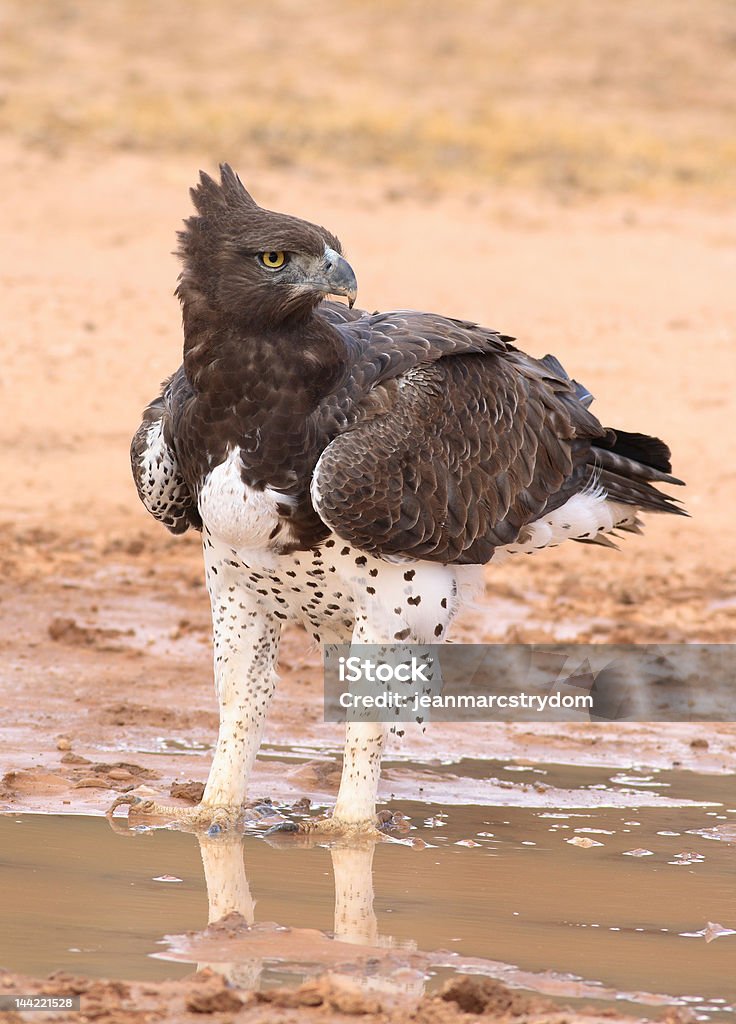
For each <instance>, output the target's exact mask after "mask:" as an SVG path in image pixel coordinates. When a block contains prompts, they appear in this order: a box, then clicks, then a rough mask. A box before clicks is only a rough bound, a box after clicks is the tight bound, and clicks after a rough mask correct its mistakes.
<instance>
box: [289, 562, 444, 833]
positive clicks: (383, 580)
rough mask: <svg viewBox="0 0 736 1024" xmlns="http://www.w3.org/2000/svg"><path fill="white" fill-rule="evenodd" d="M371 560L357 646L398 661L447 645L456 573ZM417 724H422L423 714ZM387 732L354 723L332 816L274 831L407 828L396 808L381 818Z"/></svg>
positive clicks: (360, 592)
mask: <svg viewBox="0 0 736 1024" xmlns="http://www.w3.org/2000/svg"><path fill="white" fill-rule="evenodd" d="M364 561H365V559H364ZM368 565H369V566H370V567H371V568H373V569H376V570H377V572H376V573H375V574H374V575H371V576H370V577H366V578H365V579H358V580H356V584H357V585H356V587H355V593H356V611H355V628H354V630H353V636H352V644H353V645H370V646H371V647H373V648H374V649H376V655H377V657H378V658H389V659H393V658H395V657H396V652H397V651H398V652H401V651H402V650H403V649H404V648H405V645H407V644H410V645H412V652H413V653H417V654H419V653H420V651H421V649H422V648H424V647H426V646H427V645H430V644H439V643H442V642H443V641H444V639H445V637H446V635H447V630H448V629H449V626H450V623H451V621H452V618H453V616H454V614H455V611H456V609H457V604H458V601H457V591H458V580H457V577H456V574H455V571H454V570H453V569H452V568H449V567H445V566H436V565H432V564H430V563H426V562H424V563H420V562H415V563H411V565H410V566H409V567H407V565H405V564H402V565H393V564H389V563H385V562H379V561H377V560H376V561H374V562H371V563H368ZM369 580H370V582H369ZM374 583H375V585H373V584H374ZM399 658H400V659H402V658H403V655H401V654H399ZM425 717H426V716H425ZM417 721H418V722H419V724H422V722H423V721H424V717H423V718H418V719H417ZM385 732H386V726H385V725H384V723H383V722H370V721H349V722H348V723H347V725H346V735H345V754H344V758H343V767H342V776H341V779H340V788H339V790H338V794H337V800H336V802H335V809H334V811H333V812H332V815H331V817H329V818H313V819H308V820H306V821H301V822H299V823H298V824H293V825H292V824H291V823H284V824H283V825H277V826H275V828H274V829H273V830H272V831H280V832H293V833H301V834H316V835H324V836H325V837H330V836H341V837H346V838H359V837H362V838H383V837H385V836H386V834H387V833H389V832H395V831H399V832H401V831H404V830H405V826H403V822H402V821H401V820H398V819H396V820H395V819H394V816H393V815H392V814H391V813H390V812H385V811H383V812H381V814H380V815H378V816H377V815H376V800H377V798H378V785H379V781H380V776H381V755H382V753H383V747H384V741H385Z"/></svg>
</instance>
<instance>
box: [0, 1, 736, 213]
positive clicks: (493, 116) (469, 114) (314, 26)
mask: <svg viewBox="0 0 736 1024" xmlns="http://www.w3.org/2000/svg"><path fill="white" fill-rule="evenodd" d="M2 17H3V24H2V39H3V43H2V47H3V67H2V80H1V81H2V91H3V97H2V100H3V103H2V109H1V110H0V128H1V129H2V131H3V133H4V134H6V135H10V136H12V137H14V138H15V139H17V140H18V141H20V142H22V143H23V144H24V145H26V146H30V147H36V148H39V149H41V150H43V151H45V152H47V153H50V154H54V155H57V156H60V155H63V154H64V153H68V152H69V151H70V150H72V149H78V148H84V149H87V150H89V151H90V154H92V153H96V154H99V153H105V152H108V151H110V150H125V151H134V152H141V153H161V154H172V153H176V154H179V155H181V158H182V160H187V161H189V162H190V163H196V162H197V161H198V160H199V161H203V162H206V163H211V162H212V160H213V159H215V158H216V157H217V156H223V155H226V156H228V158H229V159H230V160H232V161H233V162H236V163H238V164H245V165H247V166H249V167H250V166H253V165H254V164H263V165H265V166H274V167H299V168H301V169H302V170H303V171H304V172H305V173H320V172H322V173H324V172H327V173H336V172H337V171H338V170H339V169H342V171H343V172H345V171H352V170H353V169H355V168H359V169H360V170H361V171H367V170H373V171H375V172H380V173H381V174H383V175H385V176H386V181H385V187H386V189H387V190H388V191H389V193H390V192H391V187H392V186H391V179H392V177H393V176H394V175H397V174H400V175H401V176H402V177H403V176H404V175H407V176H409V180H410V181H411V182H412V184H414V185H416V184H421V185H422V186H424V187H426V188H432V189H440V188H448V189H453V190H457V189H470V188H472V187H473V185H475V187H477V188H480V189H482V190H487V189H489V188H495V187H499V186H521V187H531V188H538V189H541V190H543V191H545V192H547V193H550V194H553V195H555V196H557V197H564V198H580V197H583V196H590V195H600V194H602V193H613V192H635V193H638V194H646V195H661V194H677V195H679V196H685V195H688V196H693V195H703V194H721V195H723V194H725V193H727V192H728V190H732V189H733V188H734V186H735V185H736V140H735V138H734V126H735V125H736V10H735V9H734V5H733V2H732V0H702V2H700V3H697V4H693V3H692V2H690V0H650V2H647V3H637V2H636V0H595V2H590V0H515V2H513V3H510V2H508V0H459V2H457V3H452V4H448V3H443V2H441V0H371V2H369V3H365V2H360V0H342V2H335V0H313V2H310V3H303V2H300V0H270V2H252V0H240V2H237V0H209V2H207V3H200V2H197V0H183V2H182V0H179V2H173V0H157V2H155V3H151V2H149V0H95V2H85V0H77V2H70V0H34V2H33V3H30V4H29V3H27V2H26V3H24V2H22V0H4V2H3V5H2Z"/></svg>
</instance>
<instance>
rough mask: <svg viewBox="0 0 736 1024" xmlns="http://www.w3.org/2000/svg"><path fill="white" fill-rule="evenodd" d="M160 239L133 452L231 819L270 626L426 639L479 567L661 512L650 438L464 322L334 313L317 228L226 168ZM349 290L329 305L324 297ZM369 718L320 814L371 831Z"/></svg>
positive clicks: (208, 817)
mask: <svg viewBox="0 0 736 1024" xmlns="http://www.w3.org/2000/svg"><path fill="white" fill-rule="evenodd" d="M220 170H221V180H220V182H219V183H218V182H216V181H214V180H213V179H212V178H211V177H209V176H208V175H207V174H204V173H202V174H201V177H200V181H199V183H198V185H197V186H196V188H194V189H192V191H191V196H192V199H193V202H194V205H195V207H196V211H197V212H196V215H195V216H192V217H190V218H189V219H188V220H186V221H185V230H183V231H182V232H180V235H179V238H180V249H179V253H180V256H181V260H182V264H183V269H182V272H181V276H180V278H179V284H178V288H177V295H178V297H179V299H180V301H181V305H182V311H183V326H184V362H183V365H182V366H181V367H180V368H179V369H178V370H177V371H176V373H174V374H173V376H172V377H171V378H169V380H168V381H166V382H165V384H164V386H163V389H162V392H161V394H160V395H159V397H158V398H156V399H154V401H153V402H151V404H150V405H149V406H148V408H147V409H146V410H145V413H144V416H143V422H142V424H141V425H140V427H139V428H138V431H137V432H136V434H135V437H134V439H133V443H132V450H131V451H132V467H133V475H134V477H135V482H136V485H137V488H138V493H139V495H140V498H141V501H142V502H143V504H144V505H145V506H146V508H147V509H148V511H149V512H150V513H151V514H152V515H153V516H155V518H156V519H158V520H159V521H160V522H162V523H163V524H164V525H165V526H166V527H168V529H169V530H171V531H172V532H173V533H182V532H184V531H185V530H187V529H188V528H189V527H193V528H194V529H196V530H200V531H201V532H202V541H203V548H204V562H205V570H206V579H207V587H208V591H209V595H210V600H211V605H212V622H213V629H214V672H215V687H216V692H217V697H218V701H219V707H220V729H219V736H218V740H217V747H216V750H215V753H214V757H213V762H212V767H211V770H210V774H209V779H208V781H207V785H206V788H205V790H204V796H203V799H202V802H201V804H200V805H199V806H198V807H196V808H194V809H181V808H167V807H161V806H159V805H158V804H155V803H151V802H146V803H143V804H141V805H140V806H139V808H138V809H139V810H140V811H142V812H143V813H154V814H164V815H166V816H167V817H169V818H170V819H172V820H173V819H179V820H182V819H183V820H185V821H187V822H189V823H190V824H192V825H193V826H195V827H203V828H207V827H210V828H212V829H214V831H217V830H218V829H221V828H229V827H233V826H234V825H235V824H236V823H237V821H238V819H239V815H240V812H241V807H242V805H243V803H244V800H245V797H246V790H247V785H248V777H249V775H250V772H251V769H252V766H253V762H254V760H255V757H256V753H257V751H258V747H259V744H260V741H261V734H262V731H263V725H264V722H265V718H266V714H267V711H268V706H269V703H270V701H271V698H272V696H273V693H274V688H275V683H276V674H275V668H276V663H277V657H278V648H279V638H280V634H281V629H282V626H283V625H284V624H285V623H287V622H290V621H297V622H300V623H303V624H304V626H305V627H306V629H307V630H308V632H309V634H310V635H312V636H313V637H314V638H315V640H317V641H318V642H346V641H351V640H352V642H355V643H384V642H416V643H438V642H441V641H443V640H444V639H445V637H446V634H447V631H448V629H449V627H450V624H451V622H452V620H453V618H454V617H455V615H456V613H457V612H458V609H459V607H460V605H461V604H462V599H463V594H464V593H465V592H466V590H467V587H466V584H467V583H468V582H469V579H472V577H474V576H475V577H477V575H478V574H479V573H480V572H481V568H480V567H481V566H483V565H485V564H486V563H489V562H490V563H495V562H497V561H499V560H500V559H501V558H505V557H508V556H513V555H514V554H518V553H530V552H533V551H536V550H538V549H540V548H544V547H549V546H552V545H557V544H560V543H561V542H562V541H565V540H575V541H585V542H589V543H590V542H593V543H606V544H609V545H610V543H611V542H610V540H608V538H607V535H608V534H610V533H611V532H613V531H614V530H624V531H633V532H638V531H639V519H638V517H637V513H638V512H639V511H640V510H643V511H646V512H671V513H676V514H680V513H681V510H680V509H679V507H678V505H677V503H676V502H675V501H674V499H673V498H671V497H670V496H669V495H667V494H664V493H662V492H661V491H659V490H657V489H656V487H655V486H654V484H656V483H667V484H678V483H680V482H681V481H679V480H677V479H675V478H674V477H673V476H672V475H671V474H670V468H671V467H670V458H669V454H670V453H669V450H668V448H667V446H666V445H665V444H664V443H663V442H662V441H660V440H658V439H657V438H653V437H648V436H646V435H644V434H638V433H629V432H626V431H623V430H611V429H608V428H605V427H602V426H601V424H600V423H599V421H598V420H597V419H596V417H595V416H594V415H593V414H592V413H591V412H590V410H589V406H590V403H591V401H592V397H591V395H590V394H589V392H588V391H586V389H585V388H584V387H582V386H581V385H579V384H578V383H576V382H575V381H574V380H571V379H570V378H569V377H568V375H567V373H566V372H565V370H564V369H563V368H562V366H561V365H560V363H559V362H558V361H557V359H555V358H554V357H552V356H545V357H544V358H543V359H534V358H532V357H531V356H528V355H526V354H525V353H524V352H521V351H520V350H519V349H518V348H516V347H515V346H514V344H513V339H512V338H510V337H508V336H506V335H503V334H499V333H497V332H496V331H492V330H488V329H487V328H484V327H480V326H478V325H477V324H475V323H469V322H466V321H461V320H453V319H450V318H448V317H444V316H439V315H436V314H433V313H418V312H411V311H406V310H401V311H394V312H388V313H368V312H365V311H363V310H358V309H355V308H353V303H354V299H355V294H356V281H355V275H354V273H353V270H352V269H351V267H350V265H349V264H348V263H347V261H346V260H345V259H344V257H343V256H342V253H341V246H340V243H339V241H338V240H337V238H336V237H335V236H334V235H333V234H331V233H330V232H329V231H327V230H325V229H324V228H322V227H317V226H316V225H314V224H310V223H307V222H306V221H304V220H300V219H298V218H296V217H291V216H286V215H284V214H281V213H274V212H271V211H269V210H265V209H262V208H261V207H260V206H258V205H257V203H256V202H255V201H254V200H253V199H252V198H251V196H250V195H249V194H248V192H247V191H246V190H245V188H244V187H243V185H242V183H241V181H240V179H239V178H238V176H237V175H236V174H235V173H234V172H233V171H232V170H231V168H230V167H229V166H227V165H223V166H222V167H221V168H220ZM328 295H337V296H346V297H347V299H348V302H349V306H348V305H345V304H343V303H339V302H331V301H327V296H328ZM382 745H383V727H382V726H381V725H376V724H369V723H365V722H361V723H356V724H349V725H348V726H347V737H346V746H345V759H344V766H343V772H342V781H341V783H340V789H339V793H338V796H337V802H336V805H335V808H334V812H333V814H332V816H331V818H329V819H325V820H324V821H322V822H321V823H318V824H317V825H316V826H315V825H314V823H312V826H313V827H319V828H323V829H327V830H330V831H360V830H371V829H373V827H374V826H373V822H374V816H375V802H376V793H377V787H378V780H379V773H380V758H381V750H382Z"/></svg>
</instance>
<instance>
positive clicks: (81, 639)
mask: <svg viewBox="0 0 736 1024" xmlns="http://www.w3.org/2000/svg"><path fill="white" fill-rule="evenodd" d="M47 632H48V635H49V637H50V638H51V640H53V641H54V643H60V644H67V645H69V646H70V647H95V648H97V649H98V650H101V651H119V650H122V649H123V648H122V647H121V646H120V645H119V644H114V643H113V641H115V640H119V639H120V637H130V636H133V635H134V632H133V630H132V629H100V628H98V627H93V626H80V625H79V623H78V622H77V620H76V619H73V618H65V617H63V616H56V617H55V618H53V619H52V620H51V622H50V623H49V626H48V630H47Z"/></svg>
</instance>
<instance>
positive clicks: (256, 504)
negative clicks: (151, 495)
mask: <svg viewBox="0 0 736 1024" xmlns="http://www.w3.org/2000/svg"><path fill="white" fill-rule="evenodd" d="M293 501H294V499H293V498H291V497H289V496H288V495H284V494H281V493H280V492H279V491H274V490H271V489H270V488H266V489H265V490H254V489H253V488H252V487H248V486H247V484H244V483H243V480H242V477H241V461H240V448H239V447H235V448H232V449H230V451H229V452H228V455H227V458H226V459H225V461H224V462H221V463H220V465H219V466H216V467H215V468H214V469H212V470H210V472H209V473H208V474H207V476H206V477H205V480H204V483H203V484H202V487H201V489H200V492H199V501H198V506H199V514H200V515H201V517H202V522H203V523H204V524H205V525H206V526H207V527H208V528H209V530H210V532H211V533H213V534H214V535H215V536H217V537H220V538H221V539H222V540H223V541H224V542H225V543H226V544H229V545H230V547H233V548H241V549H246V550H258V549H260V548H266V547H269V546H274V541H276V538H278V541H277V543H278V542H283V540H284V539H285V538H284V533H285V532H287V531H288V532H289V533H290V531H289V530H288V525H287V524H286V523H285V522H284V521H283V520H282V519H280V518H279V514H278V506H279V505H283V504H293Z"/></svg>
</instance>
